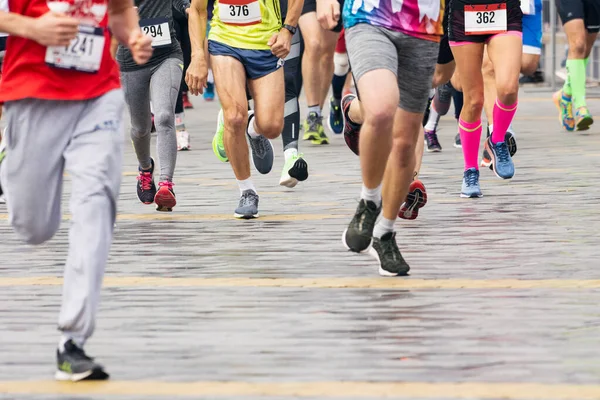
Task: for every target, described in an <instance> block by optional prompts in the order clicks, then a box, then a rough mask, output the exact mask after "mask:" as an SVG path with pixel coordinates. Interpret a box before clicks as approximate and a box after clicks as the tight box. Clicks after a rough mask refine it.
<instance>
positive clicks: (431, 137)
mask: <svg viewBox="0 0 600 400" xmlns="http://www.w3.org/2000/svg"><path fill="white" fill-rule="evenodd" d="M425 148H426V149H427V151H428V152H429V153H433V152H435V153H439V152H440V151H442V145H441V144H440V141H439V140H438V137H437V133H435V130H433V131H428V130H427V129H425Z"/></svg>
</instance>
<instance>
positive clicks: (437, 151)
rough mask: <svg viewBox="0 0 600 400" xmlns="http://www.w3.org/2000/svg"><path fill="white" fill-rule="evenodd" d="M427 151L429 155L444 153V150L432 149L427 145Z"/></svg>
mask: <svg viewBox="0 0 600 400" xmlns="http://www.w3.org/2000/svg"><path fill="white" fill-rule="evenodd" d="M425 150H426V151H427V152H428V153H441V152H442V149H430V148H429V147H427V145H425Z"/></svg>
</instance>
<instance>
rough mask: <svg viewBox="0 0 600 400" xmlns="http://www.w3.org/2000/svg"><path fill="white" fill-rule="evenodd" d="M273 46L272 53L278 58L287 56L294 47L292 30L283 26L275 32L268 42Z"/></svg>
mask: <svg viewBox="0 0 600 400" xmlns="http://www.w3.org/2000/svg"><path fill="white" fill-rule="evenodd" d="M267 44H268V45H269V47H271V53H273V54H274V55H275V56H276V57H278V58H286V57H287V55H288V54H290V49H291V47H292V32H290V31H288V30H287V29H285V28H282V29H281V30H280V31H279V33H275V34H274V35H273V36H271V39H269V42H268V43H267Z"/></svg>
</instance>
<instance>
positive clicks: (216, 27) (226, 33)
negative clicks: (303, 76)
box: [208, 0, 282, 50]
mask: <svg viewBox="0 0 600 400" xmlns="http://www.w3.org/2000/svg"><path fill="white" fill-rule="evenodd" d="M210 27H211V29H210V33H209V36H208V39H209V40H214V41H215V42H219V43H223V44H226V45H228V46H231V47H235V48H238V49H247V50H270V47H269V45H268V44H267V43H268V41H269V39H271V36H273V34H275V33H277V32H279V30H280V29H281V27H282V17H281V6H280V4H279V0H216V1H215V8H214V11H213V17H212V20H211V23H210Z"/></svg>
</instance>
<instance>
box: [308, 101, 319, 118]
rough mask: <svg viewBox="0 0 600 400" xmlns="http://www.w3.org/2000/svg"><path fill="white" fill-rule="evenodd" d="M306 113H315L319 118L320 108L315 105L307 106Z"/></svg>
mask: <svg viewBox="0 0 600 400" xmlns="http://www.w3.org/2000/svg"><path fill="white" fill-rule="evenodd" d="M308 112H309V113H311V112H314V113H316V114H317V115H318V116H319V117H320V116H321V107H320V106H319V105H318V104H317V105H314V106H308Z"/></svg>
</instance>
